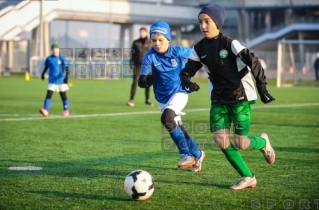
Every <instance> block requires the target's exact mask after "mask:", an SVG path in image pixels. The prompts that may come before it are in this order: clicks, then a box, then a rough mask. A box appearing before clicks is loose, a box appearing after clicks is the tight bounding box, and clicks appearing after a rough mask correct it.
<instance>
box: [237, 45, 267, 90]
mask: <svg viewBox="0 0 319 210" xmlns="http://www.w3.org/2000/svg"><path fill="white" fill-rule="evenodd" d="M231 50H232V52H233V53H234V54H235V55H236V56H237V61H236V62H237V67H238V71H240V68H244V67H245V66H248V67H249V68H250V69H251V73H252V75H253V76H254V78H255V80H256V86H257V89H258V91H259V92H265V91H266V84H267V82H266V76H265V72H264V69H263V67H262V66H261V64H260V62H259V60H258V57H257V56H256V55H255V54H254V53H252V52H251V51H250V50H249V49H247V48H246V47H244V46H242V45H241V44H240V42H239V41H237V40H233V41H232V43H231Z"/></svg>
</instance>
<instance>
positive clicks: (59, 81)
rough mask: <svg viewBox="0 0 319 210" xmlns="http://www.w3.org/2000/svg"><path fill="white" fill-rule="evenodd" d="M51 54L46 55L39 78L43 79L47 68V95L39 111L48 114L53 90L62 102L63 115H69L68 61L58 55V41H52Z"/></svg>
mask: <svg viewBox="0 0 319 210" xmlns="http://www.w3.org/2000/svg"><path fill="white" fill-rule="evenodd" d="M51 50H52V55H50V56H48V57H47V59H46V60H45V63H44V70H43V72H42V75H41V79H42V80H44V74H45V73H46V72H47V71H48V70H49V84H48V88H47V95H46V97H45V100H44V105H43V108H42V109H40V113H41V114H42V115H43V117H48V116H49V108H50V104H51V98H52V95H53V92H54V91H56V92H59V93H60V96H61V99H62V103H63V110H64V111H63V116H69V102H68V99H67V97H66V91H67V90H68V89H69V86H68V85H67V83H68V74H69V62H68V61H67V60H66V59H65V58H64V57H63V56H62V55H60V48H59V45H58V42H53V43H52V45H51Z"/></svg>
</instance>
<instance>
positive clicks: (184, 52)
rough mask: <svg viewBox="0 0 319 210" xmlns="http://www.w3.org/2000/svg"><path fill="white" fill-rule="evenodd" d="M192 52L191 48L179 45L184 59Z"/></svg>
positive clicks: (180, 54) (180, 53)
mask: <svg viewBox="0 0 319 210" xmlns="http://www.w3.org/2000/svg"><path fill="white" fill-rule="evenodd" d="M191 52H192V49H191V48H188V47H182V46H180V47H179V56H181V57H182V58H184V59H188V58H189V56H190V54H191Z"/></svg>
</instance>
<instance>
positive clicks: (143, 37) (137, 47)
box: [126, 27, 153, 106]
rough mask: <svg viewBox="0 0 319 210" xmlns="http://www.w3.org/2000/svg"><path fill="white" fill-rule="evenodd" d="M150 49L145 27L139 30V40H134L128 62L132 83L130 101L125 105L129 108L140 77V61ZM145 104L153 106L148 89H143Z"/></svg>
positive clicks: (132, 102) (132, 104) (132, 103)
mask: <svg viewBox="0 0 319 210" xmlns="http://www.w3.org/2000/svg"><path fill="white" fill-rule="evenodd" d="M151 47H152V45H151V41H150V40H149V39H148V38H147V29H146V28H145V27H142V28H140V38H139V39H137V40H135V41H134V42H133V44H132V50H133V51H132V58H131V60H130V66H131V67H130V71H131V72H132V73H133V83H132V86H131V96H130V100H129V101H128V102H127V103H126V104H127V105H129V106H134V96H135V92H136V87H137V83H138V78H139V77H140V71H141V65H142V60H143V57H144V55H145V53H146V52H147V51H148V50H149V49H150V48H151ZM145 104H146V105H150V106H153V104H152V103H151V101H150V88H149V87H147V88H145Z"/></svg>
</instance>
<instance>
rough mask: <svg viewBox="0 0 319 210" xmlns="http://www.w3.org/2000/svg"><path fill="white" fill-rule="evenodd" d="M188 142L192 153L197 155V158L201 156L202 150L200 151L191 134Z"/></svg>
mask: <svg viewBox="0 0 319 210" xmlns="http://www.w3.org/2000/svg"><path fill="white" fill-rule="evenodd" d="M186 141H187V143H188V148H189V151H190V153H191V154H192V155H193V156H194V157H195V158H197V159H198V158H200V156H201V155H202V152H201V151H200V149H199V148H198V146H197V145H196V144H195V142H194V140H193V138H192V137H191V136H189V139H188V140H186Z"/></svg>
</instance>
